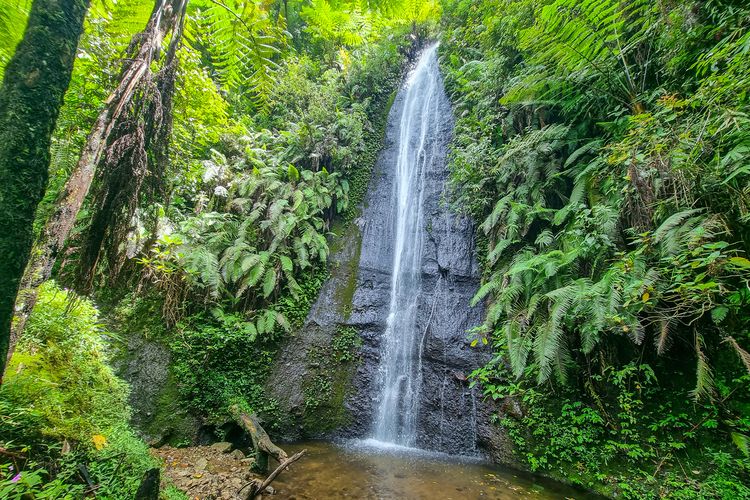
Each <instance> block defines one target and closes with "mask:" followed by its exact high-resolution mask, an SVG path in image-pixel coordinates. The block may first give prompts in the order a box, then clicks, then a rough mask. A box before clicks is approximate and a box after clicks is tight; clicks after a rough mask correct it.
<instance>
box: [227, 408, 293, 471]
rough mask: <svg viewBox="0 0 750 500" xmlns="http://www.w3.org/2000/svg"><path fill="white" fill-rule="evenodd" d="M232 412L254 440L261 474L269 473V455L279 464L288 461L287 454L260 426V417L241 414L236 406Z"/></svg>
mask: <svg viewBox="0 0 750 500" xmlns="http://www.w3.org/2000/svg"><path fill="white" fill-rule="evenodd" d="M231 411H232V415H233V416H234V418H235V420H237V422H238V423H239V424H240V426H242V428H243V429H245V431H247V433H248V434H250V438H251V439H252V440H253V448H254V449H255V464H256V469H257V470H258V471H259V472H263V473H266V472H268V456H269V455H271V456H272V457H273V458H275V459H276V460H277V461H278V462H279V463H282V462H284V461H286V459H287V454H286V452H285V451H284V450H282V449H281V448H279V447H278V446H276V445H275V444H273V442H272V441H271V438H270V437H268V434H267V433H266V431H265V429H263V427H262V426H261V425H260V422H259V421H258V417H257V416H256V415H255V414H254V413H253V414H252V415H248V414H247V413H243V412H241V411H240V410H239V408H237V407H236V406H233V407H232V409H231Z"/></svg>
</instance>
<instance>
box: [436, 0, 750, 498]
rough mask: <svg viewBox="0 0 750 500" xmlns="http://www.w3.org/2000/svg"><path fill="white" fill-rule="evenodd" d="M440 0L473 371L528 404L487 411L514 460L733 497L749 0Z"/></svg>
mask: <svg viewBox="0 0 750 500" xmlns="http://www.w3.org/2000/svg"><path fill="white" fill-rule="evenodd" d="M444 9H445V12H444V16H443V20H444V35H443V39H444V40H445V43H444V45H443V48H442V50H443V53H444V68H445V70H446V72H447V80H448V86H449V89H450V90H449V91H450V93H451V97H452V99H453V101H454V102H455V104H456V115H457V117H458V122H457V126H456V127H457V128H456V130H457V131H456V139H455V148H454V151H453V156H452V167H451V168H452V184H453V193H454V195H455V200H456V203H457V205H458V206H461V207H468V208H466V210H467V211H468V212H469V213H470V214H471V215H472V216H473V217H474V218H475V220H477V221H478V223H479V231H478V232H479V235H480V238H481V239H482V242H483V248H484V250H483V251H482V258H483V269H484V277H485V280H484V283H485V284H484V285H483V286H482V288H481V289H480V290H479V292H478V293H477V295H476V297H475V301H480V300H484V299H486V300H487V301H488V303H489V307H488V311H487V317H486V321H485V324H484V325H483V327H481V328H480V329H478V330H477V331H476V332H475V336H476V342H483V343H488V342H491V343H492V345H493V346H494V347H495V349H496V352H497V357H496V358H495V359H494V360H493V362H492V363H491V364H489V365H488V366H486V367H484V368H482V369H480V370H478V371H477V372H476V373H475V374H474V375H475V380H477V381H478V382H480V383H481V384H482V387H483V389H484V391H485V394H486V395H487V396H489V397H491V398H494V399H496V400H499V401H503V402H504V404H505V405H509V404H510V401H512V400H513V399H516V400H520V401H522V402H523V407H524V408H525V412H524V413H523V415H516V416H515V417H511V416H506V417H505V418H504V419H503V421H502V422H501V423H502V425H504V426H507V428H508V429H509V430H510V432H511V434H512V436H513V438H514V440H515V441H516V444H517V445H518V452H519V457H520V458H521V460H523V461H525V462H526V463H528V465H529V466H530V467H531V468H532V469H533V470H548V471H551V472H553V473H555V474H558V475H562V476H564V477H568V478H571V479H573V480H575V481H576V482H580V483H581V484H584V485H587V486H591V487H596V488H597V489H602V490H604V491H606V492H608V493H622V494H624V495H626V496H630V497H636V498H642V497H643V496H651V495H660V496H670V497H677V498H696V497H698V498H732V497H743V498H744V497H747V496H748V495H750V490H748V489H747V486H746V485H747V482H748V477H749V476H748V473H749V472H750V469H748V467H749V466H750V462H749V461H748V442H749V439H750V438H749V437H748V436H750V433H749V432H748V431H750V421H749V420H748V409H750V406H749V405H750V399H748V394H750V393H749V392H748V388H749V386H748V383H750V376H749V375H748V370H749V369H750V355H749V354H748V352H747V350H746V349H747V347H748V342H749V341H750V338H749V337H748V325H750V316H749V315H748V311H749V310H750V308H749V306H750V289H748V283H749V282H750V281H749V280H750V261H749V260H748V258H747V255H748V251H749V250H750V239H748V238H749V237H750V233H748V228H749V227H750V226H748V222H749V221H750V219H749V218H748V211H747V208H748V201H749V200H750V190H749V186H750V182H749V181H750V170H748V167H747V162H748V152H749V151H750V149H749V147H750V142H748V140H749V136H748V122H747V112H748V109H749V108H748V105H749V104H750V102H749V101H748V94H747V91H746V87H747V86H748V83H749V82H750V66H749V64H750V58H748V57H747V48H748V43H749V41H750V38H749V37H750V34H749V32H748V27H749V25H750V9H748V8H747V6H744V5H743V3H742V2H731V1H709V2H645V1H639V0H633V1H628V2H619V1H610V0H594V1H590V2H573V1H568V0H554V1H548V2H531V1H524V0H519V1H507V2H500V3H498V2H489V1H488V2H465V1H449V2H445V3H444ZM733 443H734V444H733ZM735 445H736V446H735Z"/></svg>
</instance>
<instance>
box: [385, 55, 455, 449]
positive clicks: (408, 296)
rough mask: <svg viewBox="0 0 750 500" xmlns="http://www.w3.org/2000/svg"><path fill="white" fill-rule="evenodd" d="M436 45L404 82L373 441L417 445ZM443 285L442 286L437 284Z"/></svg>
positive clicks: (435, 110)
mask: <svg viewBox="0 0 750 500" xmlns="http://www.w3.org/2000/svg"><path fill="white" fill-rule="evenodd" d="M436 50H437V45H433V46H432V47H429V48H427V49H426V50H424V52H423V53H422V56H421V57H420V59H419V61H418V63H417V65H416V67H415V68H414V70H413V71H412V73H411V75H410V76H409V78H408V79H407V81H406V84H405V91H406V97H405V100H404V105H403V110H402V112H401V117H400V122H399V138H398V145H397V148H398V156H397V159H396V169H395V177H394V181H393V193H392V195H391V200H392V224H393V225H394V230H393V270H392V273H391V290H390V303H389V309H388V316H387V320H386V328H385V333H384V334H383V336H384V339H383V348H382V357H381V361H380V368H379V384H380V406H379V408H378V410H377V413H376V414H375V422H374V428H375V429H374V438H375V439H377V440H379V441H384V442H387V443H394V444H398V445H402V446H415V445H416V440H417V417H418V413H419V404H420V389H421V378H422V377H421V361H422V352H421V341H422V340H423V339H422V337H423V335H424V333H423V332H420V329H419V328H418V325H417V316H418V306H419V298H420V297H419V295H420V292H421V273H422V247H423V244H424V237H425V227H424V203H423V193H424V182H425V174H426V172H427V169H428V168H427V167H428V166H429V165H430V162H431V161H432V160H433V157H434V156H435V152H436V144H437V143H436V141H435V140H434V135H435V134H436V133H437V130H436V126H437V123H438V116H437V113H438V109H439V108H438V100H439V97H440V96H439V94H438V92H439V91H442V88H441V87H440V85H439V84H440V73H439V69H438V64H437V57H436ZM438 285H439V283H438Z"/></svg>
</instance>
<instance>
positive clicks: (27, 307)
mask: <svg viewBox="0 0 750 500" xmlns="http://www.w3.org/2000/svg"><path fill="white" fill-rule="evenodd" d="M187 1H188V0H156V1H155V2H154V8H153V10H152V12H151V16H150V17H149V20H148V23H147V25H146V28H145V29H144V30H143V31H142V32H140V33H138V34H136V35H135V36H133V39H132V40H131V43H130V46H129V48H128V51H127V52H128V57H126V58H124V61H125V62H124V63H123V68H122V74H121V76H120V81H119V83H118V85H117V88H115V89H114V91H113V92H112V93H111V94H110V95H109V97H108V98H107V101H106V103H107V105H106V106H105V108H104V109H102V111H101V112H100V114H99V116H98V118H97V120H96V122H95V123H94V125H93V127H92V129H91V132H90V133H89V135H88V138H87V140H86V144H85V145H84V147H83V150H82V151H81V156H80V158H79V160H78V163H77V165H76V167H75V168H74V169H73V172H72V173H71V175H70V177H69V178H68V180H67V182H66V184H65V186H64V187H63V189H62V191H61V193H60V196H59V198H58V200H57V202H56V206H55V210H54V212H53V214H52V215H51V216H50V218H49V219H48V220H47V223H46V224H45V227H44V228H43V230H42V233H41V235H40V238H39V240H38V241H37V243H36V245H35V247H34V252H33V255H32V258H31V261H30V262H29V265H28V268H27V269H26V272H25V274H24V276H23V281H22V283H21V292H20V293H19V295H18V301H17V303H16V311H17V313H16V322H15V324H14V325H13V329H12V331H11V335H10V340H9V347H8V348H7V352H8V356H9V355H10V354H11V353H12V351H13V347H14V345H15V342H16V341H17V339H18V337H19V336H20V334H21V332H22V331H23V327H24V325H25V323H26V319H27V318H28V316H29V314H30V313H31V310H32V309H33V307H34V304H35V303H36V298H37V293H38V287H39V285H41V284H42V283H43V282H44V281H46V280H48V279H49V278H50V276H51V275H52V268H53V266H54V264H55V261H56V259H57V256H58V255H59V253H60V251H61V250H62V248H63V246H64V245H65V241H66V240H67V238H68V235H69V234H70V231H71V230H72V229H73V225H74V223H75V220H76V217H77V215H78V212H79V211H80V210H81V207H82V206H83V202H84V200H85V198H86V196H87V195H88V193H89V189H90V187H91V184H92V182H93V180H94V176H95V173H96V169H97V167H98V166H99V164H100V162H101V161H102V157H103V156H106V155H107V154H108V149H111V151H109V155H108V156H109V157H110V161H111V162H114V163H116V162H117V161H120V162H122V163H125V164H128V166H127V168H128V171H130V170H132V168H133V165H130V164H140V163H141V162H140V157H135V156H134V155H133V154H130V153H131V152H130V151H127V150H126V149H127V148H120V149H119V150H117V148H115V149H112V145H113V143H114V144H116V145H117V144H122V142H120V143H118V142H117V139H120V138H121V135H118V133H117V132H119V131H121V129H123V123H124V122H128V118H129V116H130V114H132V113H131V108H132V107H137V108H138V109H139V111H138V112H134V113H135V114H138V113H141V112H142V111H141V106H134V101H136V100H138V98H139V97H140V98H141V99H140V101H143V100H144V99H143V96H150V95H153V94H154V92H153V89H154V88H155V87H156V88H157V92H156V93H157V94H159V100H160V101H161V100H164V101H168V102H171V92H172V90H173V89H172V87H173V85H169V88H168V89H167V91H166V92H158V90H159V88H158V87H159V84H160V83H163V82H161V81H159V82H154V75H153V74H152V71H151V65H152V63H155V62H156V61H158V59H159V55H160V53H161V50H162V42H163V40H164V38H165V37H166V36H167V35H168V34H169V33H170V32H172V34H173V36H172V39H171V42H170V47H169V50H168V52H167V56H166V59H167V61H166V62H165V64H164V67H163V71H166V72H167V73H168V74H169V78H170V80H169V81H170V82H171V81H173V79H174V65H175V64H176V55H175V52H176V47H177V45H178V44H179V43H180V39H181V36H182V24H183V20H184V17H185V9H186V7H187ZM167 94H168V95H167ZM146 107H147V106H146ZM151 111H153V110H151ZM167 114H171V109H170V110H169V111H168V113H167ZM159 115H160V116H161V110H159ZM160 139H161V140H163V141H166V140H167V138H166V137H160Z"/></svg>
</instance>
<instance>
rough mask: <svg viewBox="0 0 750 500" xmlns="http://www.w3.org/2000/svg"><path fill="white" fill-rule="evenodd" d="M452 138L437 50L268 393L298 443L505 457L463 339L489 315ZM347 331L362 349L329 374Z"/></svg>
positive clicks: (397, 103)
mask: <svg viewBox="0 0 750 500" xmlns="http://www.w3.org/2000/svg"><path fill="white" fill-rule="evenodd" d="M452 136H453V111H452V108H451V103H450V101H449V99H448V96H447V95H446V93H445V89H444V87H443V82H442V78H441V76H440V71H439V65H438V61H437V46H431V47H428V48H426V49H425V50H424V51H423V52H422V54H421V56H420V57H419V59H418V61H417V62H416V65H415V66H414V69H413V70H412V71H411V73H410V74H409V75H408V77H407V79H406V81H405V82H404V84H403V85H402V86H401V88H400V89H399V91H398V93H397V95H396V96H395V98H394V100H393V104H392V106H391V108H390V111H389V115H388V121H387V124H386V128H385V135H384V143H383V148H382V150H381V152H380V155H379V157H378V161H377V163H376V165H375V166H374V168H373V172H372V178H371V180H370V185H369V188H368V192H367V195H366V198H365V201H364V203H363V205H362V212H361V215H360V217H358V218H357V219H356V220H355V223H354V224H352V225H351V226H349V227H348V228H347V229H346V230H345V231H344V232H343V233H342V234H340V236H339V237H338V238H339V239H338V242H339V244H338V246H339V249H338V250H336V251H334V252H333V253H332V255H331V266H330V270H331V277H330V278H329V279H328V280H327V281H326V283H325V284H324V285H323V288H322V289H321V292H320V295H319V297H318V299H317V300H316V301H315V304H314V305H313V307H312V308H311V310H310V314H309V316H308V318H307V320H306V321H305V325H304V326H303V328H302V329H301V330H300V332H301V333H300V334H299V335H298V336H296V337H295V338H294V339H292V340H291V341H290V342H289V343H288V344H287V345H286V346H285V347H284V348H283V351H282V354H281V355H280V357H279V360H278V361H277V364H276V367H275V369H274V373H273V374H272V376H271V377H269V384H268V389H269V394H271V395H272V396H273V397H274V398H276V399H277V400H278V401H279V402H280V404H281V405H282V407H283V409H284V411H286V412H288V413H289V414H291V415H297V416H298V420H297V421H298V422H299V423H300V424H301V427H300V428H302V427H304V431H302V432H304V434H305V435H311V434H310V433H311V431H312V432H316V431H317V430H322V431H321V434H319V435H318V436H319V437H329V436H336V437H345V438H365V439H364V440H362V441H358V442H360V443H362V444H364V445H365V446H372V447H375V448H393V447H394V446H395V447H398V448H402V447H409V448H419V449H420V450H428V451H441V452H448V453H450V454H454V455H473V454H476V453H478V452H479V451H481V450H483V449H487V448H491V449H500V448H502V449H504V446H503V445H502V444H497V443H500V441H499V439H500V438H499V437H498V434H497V433H498V432H499V431H497V429H498V427H497V426H495V425H492V424H491V423H490V415H491V414H492V412H493V411H495V410H493V409H492V408H490V407H489V406H488V405H486V404H485V403H484V402H483V401H482V400H481V399H475V391H474V390H473V389H471V388H469V383H468V381H467V375H468V374H469V373H471V372H472V371H473V370H475V369H476V368H478V367H479V366H482V365H483V364H484V363H486V362H487V361H488V359H489V356H490V355H491V353H490V352H489V351H488V350H487V349H483V348H482V347H481V346H479V347H477V348H472V347H471V345H470V343H471V340H470V339H468V338H467V331H468V330H470V329H471V328H473V327H475V326H476V325H478V324H480V323H481V321H482V313H483V311H482V307H481V306H477V307H474V308H472V307H470V306H469V303H470V301H471V297H472V296H473V295H474V294H475V293H476V290H477V288H478V287H479V269H478V266H477V263H476V259H475V258H474V243H473V233H474V230H473V226H472V224H471V221H470V220H469V219H467V218H466V217H462V216H460V215H459V214H456V213H455V212H454V211H452V210H451V209H450V207H449V206H448V205H447V204H446V203H445V200H446V184H447V182H448V176H449V172H448V167H447V161H446V159H447V155H448V149H449V144H450V142H451V140H452ZM342 328H345V329H347V330H355V331H356V332H357V334H358V336H359V339H361V342H362V343H361V347H360V348H359V349H358V352H357V357H356V360H353V361H351V362H350V363H348V364H347V366H345V367H341V366H339V367H336V366H332V367H328V366H323V365H322V364H321V363H320V361H319V360H320V354H321V353H324V352H329V350H330V349H331V346H332V345H333V342H334V341H335V340H336V338H337V336H338V335H339V334H340V332H341V331H342ZM300 359H305V360H306V362H305V363H300ZM319 380H323V381H325V382H327V383H328V384H330V387H331V390H330V393H329V394H325V393H324V394H322V396H323V397H322V398H321V395H319V394H318V393H317V392H315V393H314V394H315V398H316V403H317V404H315V405H309V404H308V398H309V394H310V391H311V386H312V383H313V381H319ZM316 390H317V389H316ZM326 396H328V397H327V398H326ZM332 424H333V425H335V426H336V428H335V429H331V425H332ZM313 435H315V434H313ZM289 437H292V438H294V437H299V434H298V435H297V436H294V435H291V436H289Z"/></svg>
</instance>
